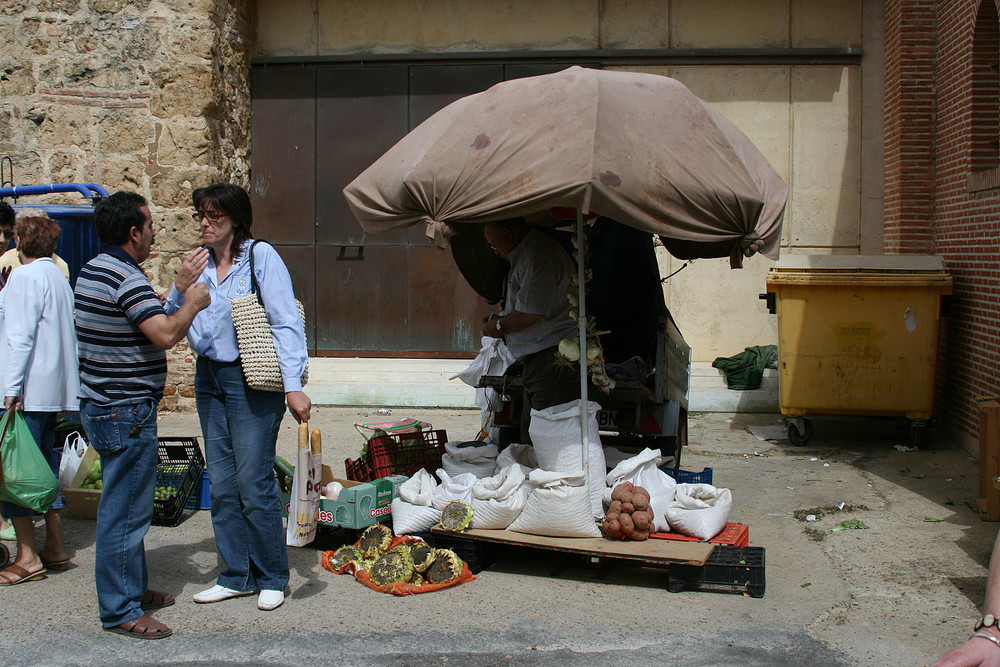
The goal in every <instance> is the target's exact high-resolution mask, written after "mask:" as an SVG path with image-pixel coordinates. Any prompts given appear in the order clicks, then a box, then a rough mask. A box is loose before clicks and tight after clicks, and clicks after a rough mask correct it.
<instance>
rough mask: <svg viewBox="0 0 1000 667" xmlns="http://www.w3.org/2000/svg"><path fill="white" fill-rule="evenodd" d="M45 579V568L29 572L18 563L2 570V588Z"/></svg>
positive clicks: (0, 579)
mask: <svg viewBox="0 0 1000 667" xmlns="http://www.w3.org/2000/svg"><path fill="white" fill-rule="evenodd" d="M44 578H45V568H44V567H43V568H42V569H40V570H35V571H34V572H29V571H28V570H27V569H25V568H23V567H21V566H20V565H18V564H17V563H14V564H13V565H10V566H8V567H7V568H5V569H3V570H0V586H17V585H18V584H23V583H25V582H26V581H38V580H39V579H44Z"/></svg>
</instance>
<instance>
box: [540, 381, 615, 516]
mask: <svg viewBox="0 0 1000 667" xmlns="http://www.w3.org/2000/svg"><path fill="white" fill-rule="evenodd" d="M600 409H601V406H600V405H598V404H597V403H594V402H593V401H588V402H587V442H588V459H587V460H588V462H589V468H590V470H589V473H590V474H589V477H588V479H587V488H588V490H589V496H590V509H591V511H592V513H593V516H594V517H595V518H601V517H603V516H604V507H603V505H602V502H603V497H604V486H605V483H604V475H605V474H606V473H607V470H608V469H607V468H606V467H605V463H604V449H603V448H602V447H601V434H600V427H599V426H598V424H597V411H598V410H600ZM528 435H530V436H531V442H532V443H533V444H534V446H535V455H536V456H537V457H538V467H539V468H542V469H544V470H551V471H554V472H564V473H580V474H582V473H583V437H582V433H581V430H580V399H576V400H574V401H569V402H567V403H560V404H559V405H553V406H552V407H549V408H545V409H544V410H534V409H532V411H531V424H530V425H529V426H528Z"/></svg>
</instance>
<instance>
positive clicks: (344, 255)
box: [337, 245, 365, 262]
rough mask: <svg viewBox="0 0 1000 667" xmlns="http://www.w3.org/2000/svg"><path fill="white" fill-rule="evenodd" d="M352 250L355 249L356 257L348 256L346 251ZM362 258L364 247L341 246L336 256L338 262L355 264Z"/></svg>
mask: <svg viewBox="0 0 1000 667" xmlns="http://www.w3.org/2000/svg"><path fill="white" fill-rule="evenodd" d="M352 249H356V250H357V251H358V252H357V254H356V255H349V254H348V251H349V250H352ZM364 258H365V247H364V246H363V245H342V246H340V254H339V255H337V261H338V262H356V261H358V260H361V259H364Z"/></svg>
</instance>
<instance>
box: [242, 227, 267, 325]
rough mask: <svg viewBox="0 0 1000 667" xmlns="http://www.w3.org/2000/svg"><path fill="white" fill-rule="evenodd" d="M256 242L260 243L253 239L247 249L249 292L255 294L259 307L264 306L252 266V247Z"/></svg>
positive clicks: (255, 272) (255, 271) (258, 240)
mask: <svg viewBox="0 0 1000 667" xmlns="http://www.w3.org/2000/svg"><path fill="white" fill-rule="evenodd" d="M258 243H260V239H254V240H253V243H251V244H250V249H249V250H248V251H247V252H249V253H250V293H251V294H256V295H257V303H259V304H260V307H261V308H264V298H263V297H262V296H261V295H260V284H259V283H258V282H257V270H256V269H254V266H253V249H254V246H255V245H257V244H258ZM265 310H266V309H265Z"/></svg>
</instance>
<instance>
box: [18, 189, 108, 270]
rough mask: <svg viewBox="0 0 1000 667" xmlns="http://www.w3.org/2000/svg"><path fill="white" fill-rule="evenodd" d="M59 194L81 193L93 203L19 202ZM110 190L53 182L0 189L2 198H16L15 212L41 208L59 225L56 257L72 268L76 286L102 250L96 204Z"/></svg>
mask: <svg viewBox="0 0 1000 667" xmlns="http://www.w3.org/2000/svg"><path fill="white" fill-rule="evenodd" d="M58 192H77V193H79V194H80V195H82V196H83V197H85V198H86V199H89V200H90V202H89V203H86V204H31V203H21V202H19V200H20V198H22V197H30V196H37V195H42V194H51V193H58ZM107 196H108V191H107V190H105V189H104V188H102V187H101V186H99V185H96V184H94V183H50V184H41V185H18V186H10V187H3V188H0V199H6V198H8V197H12V198H13V199H14V202H15V203H14V204H13V207H14V210H15V211H19V210H21V209H24V208H37V209H41V210H43V211H45V213H46V214H47V215H48V216H49V217H50V218H52V219H53V220H55V221H56V222H58V223H59V226H60V227H61V228H62V234H61V235H60V236H59V242H58V243H57V244H56V254H57V255H59V256H60V257H62V258H63V260H64V261H65V262H66V264H67V265H68V266H69V280H70V285H72V286H73V287H76V276H77V274H79V273H80V269H81V268H83V265H84V264H86V263H87V262H89V261H90V260H91V259H93V258H94V257H95V256H96V255H97V254H98V253H99V252H100V251H101V240H100V238H98V236H97V228H96V227H95V226H94V203H95V202H96V201H97V200H98V199H101V198H102V197H107Z"/></svg>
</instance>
